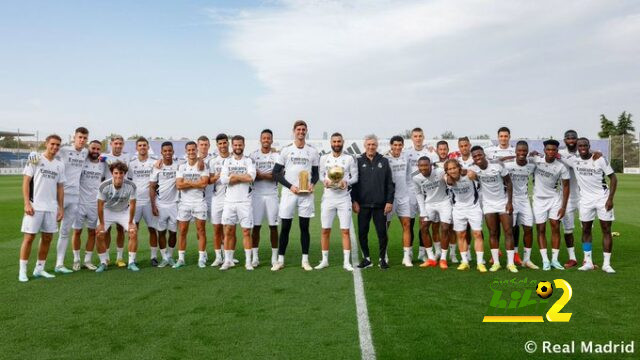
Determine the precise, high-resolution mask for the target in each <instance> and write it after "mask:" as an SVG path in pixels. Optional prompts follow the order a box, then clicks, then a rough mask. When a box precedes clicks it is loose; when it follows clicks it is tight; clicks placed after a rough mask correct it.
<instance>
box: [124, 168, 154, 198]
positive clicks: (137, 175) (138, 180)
mask: <svg viewBox="0 0 640 360" xmlns="http://www.w3.org/2000/svg"><path fill="white" fill-rule="evenodd" d="M155 163H156V160H154V159H152V158H151V157H148V158H147V159H146V160H144V161H142V160H140V159H139V158H138V157H136V158H135V159H133V160H131V161H130V162H129V172H127V178H128V179H129V180H131V181H133V182H134V183H135V184H136V187H137V191H138V192H137V194H136V197H137V199H136V206H137V205H145V204H148V203H149V182H150V181H151V173H152V172H153V168H154V166H155Z"/></svg>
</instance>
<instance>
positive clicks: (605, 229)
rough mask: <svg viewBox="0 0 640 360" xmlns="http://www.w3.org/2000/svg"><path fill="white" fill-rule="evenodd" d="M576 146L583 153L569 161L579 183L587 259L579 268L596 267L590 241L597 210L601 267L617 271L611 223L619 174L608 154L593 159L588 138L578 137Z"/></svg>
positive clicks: (581, 217)
mask: <svg viewBox="0 0 640 360" xmlns="http://www.w3.org/2000/svg"><path fill="white" fill-rule="evenodd" d="M577 147H578V153H579V154H580V157H579V158H575V157H571V158H569V159H567V160H566V161H567V162H568V163H569V164H571V167H572V168H573V170H574V173H575V175H576V179H577V180H578V185H579V186H580V204H579V205H580V221H581V222H582V249H583V250H584V262H583V264H582V266H581V267H579V268H578V270H582V271H586V270H593V269H594V268H595V266H594V265H593V259H592V258H591V251H592V250H591V249H592V247H591V244H592V242H593V239H592V235H591V228H592V226H593V221H594V220H595V218H596V214H597V215H598V219H600V228H601V229H602V248H603V253H604V254H603V255H604V261H603V264H602V270H603V271H604V272H607V273H609V274H613V273H615V272H616V271H615V270H614V269H613V267H611V250H612V248H613V239H612V238H611V224H612V222H613V220H614V214H613V197H614V196H615V194H616V189H617V188H618V178H617V177H616V174H615V173H614V172H613V169H612V168H611V166H610V165H609V163H608V162H607V160H606V159H605V158H603V157H599V158H598V159H594V154H593V153H592V152H591V145H590V143H589V139H587V138H580V139H578V141H577ZM605 176H608V177H609V185H610V186H607V183H606V180H605Z"/></svg>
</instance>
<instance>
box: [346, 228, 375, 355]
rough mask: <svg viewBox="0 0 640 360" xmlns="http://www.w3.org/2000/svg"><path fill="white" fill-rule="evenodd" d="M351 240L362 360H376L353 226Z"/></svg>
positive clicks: (350, 233)
mask: <svg viewBox="0 0 640 360" xmlns="http://www.w3.org/2000/svg"><path fill="white" fill-rule="evenodd" d="M349 237H350V238H351V262H352V263H353V267H354V268H353V291H354V293H355V296H356V314H357V318H358V337H359V338H360V352H361V354H362V360H375V358H376V351H375V349H374V348H373V339H372V337H371V323H369V311H368V310H367V299H366V297H365V295H364V283H363V281H362V270H361V269H360V268H358V267H357V266H356V265H358V243H357V242H356V234H355V232H354V230H353V226H351V229H349Z"/></svg>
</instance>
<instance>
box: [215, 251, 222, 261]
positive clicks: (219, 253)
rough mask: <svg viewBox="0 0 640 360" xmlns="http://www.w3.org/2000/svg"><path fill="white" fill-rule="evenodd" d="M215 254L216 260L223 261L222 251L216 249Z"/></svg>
mask: <svg viewBox="0 0 640 360" xmlns="http://www.w3.org/2000/svg"><path fill="white" fill-rule="evenodd" d="M214 252H215V253H216V260H217V259H222V249H215V250H214Z"/></svg>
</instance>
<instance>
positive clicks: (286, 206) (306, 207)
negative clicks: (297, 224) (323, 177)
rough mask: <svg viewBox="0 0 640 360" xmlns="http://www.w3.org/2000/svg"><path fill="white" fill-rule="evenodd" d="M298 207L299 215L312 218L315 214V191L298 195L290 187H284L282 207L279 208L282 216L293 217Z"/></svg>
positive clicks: (279, 213)
mask: <svg viewBox="0 0 640 360" xmlns="http://www.w3.org/2000/svg"><path fill="white" fill-rule="evenodd" d="M296 209H298V216H301V217H305V218H312V217H313V216H314V215H315V205H314V203H313V193H311V194H304V195H296V194H294V193H292V192H291V191H290V190H289V189H282V194H281V198H280V207H279V208H278V215H279V216H280V218H281V219H293V215H294V213H295V211H296Z"/></svg>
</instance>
